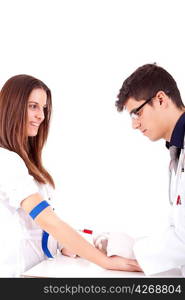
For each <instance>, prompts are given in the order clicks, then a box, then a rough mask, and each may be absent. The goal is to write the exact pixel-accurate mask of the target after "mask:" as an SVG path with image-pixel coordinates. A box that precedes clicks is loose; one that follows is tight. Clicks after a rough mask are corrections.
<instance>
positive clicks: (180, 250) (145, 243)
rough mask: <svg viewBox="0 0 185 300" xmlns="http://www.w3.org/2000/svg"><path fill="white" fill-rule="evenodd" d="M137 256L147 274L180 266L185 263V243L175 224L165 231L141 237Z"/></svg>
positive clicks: (137, 243) (137, 245) (135, 248)
mask: <svg viewBox="0 0 185 300" xmlns="http://www.w3.org/2000/svg"><path fill="white" fill-rule="evenodd" d="M134 254H135V257H136V259H137V261H138V263H139V265H140V266H141V268H142V269H143V271H144V273H145V274H146V275H152V274H156V273H161V272H164V271H167V270H170V269H174V268H178V267H180V266H182V265H184V263H185V243H184V242H183V241H182V239H181V237H180V236H179V235H178V234H177V233H176V231H175V228H174V227H173V226H171V227H169V228H168V229H166V230H165V231H164V232H162V233H161V232H159V233H158V234H155V235H152V236H149V237H145V238H142V239H139V240H137V241H136V242H135V244H134Z"/></svg>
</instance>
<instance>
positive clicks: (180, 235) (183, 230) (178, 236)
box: [134, 174, 185, 275]
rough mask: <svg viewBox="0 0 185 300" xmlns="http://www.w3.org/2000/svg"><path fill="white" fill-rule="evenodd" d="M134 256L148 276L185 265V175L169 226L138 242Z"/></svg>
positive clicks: (135, 245)
mask: <svg viewBox="0 0 185 300" xmlns="http://www.w3.org/2000/svg"><path fill="white" fill-rule="evenodd" d="M179 196H180V201H179ZM156 220H157V217H156ZM134 254H135V256H136V259H137V260H138V262H139V264H140V266H141V268H142V269H143V271H144V272H145V274H146V275H151V274H155V273H161V272H164V271H167V270H170V269H173V268H178V267H180V266H183V265H185V174H182V175H181V178H180V185H179V186H178V190H177V193H176V196H175V198H174V201H173V207H172V211H171V221H170V220H169V226H168V227H167V228H166V229H165V230H164V231H162V232H161V231H160V232H158V233H156V234H155V235H152V236H150V237H146V238H143V239H139V240H138V241H136V243H135V244H134Z"/></svg>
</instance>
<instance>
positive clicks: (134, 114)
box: [130, 96, 155, 119]
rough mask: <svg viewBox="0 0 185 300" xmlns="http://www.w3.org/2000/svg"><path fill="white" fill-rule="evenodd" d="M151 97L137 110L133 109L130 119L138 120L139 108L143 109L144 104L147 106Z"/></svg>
mask: <svg viewBox="0 0 185 300" xmlns="http://www.w3.org/2000/svg"><path fill="white" fill-rule="evenodd" d="M154 97H155V96H153V97H150V98H148V99H147V100H146V101H145V102H144V103H142V104H141V105H140V106H139V107H137V108H134V109H133V110H132V111H131V112H130V117H131V119H138V117H139V116H138V112H139V111H140V109H141V108H143V106H145V104H147V103H148V102H150V101H151V100H152V99H153V98H154Z"/></svg>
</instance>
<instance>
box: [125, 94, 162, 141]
mask: <svg viewBox="0 0 185 300" xmlns="http://www.w3.org/2000/svg"><path fill="white" fill-rule="evenodd" d="M152 101H153V104H152V105H150V104H149V103H146V105H144V106H143V107H142V108H141V109H140V110H139V111H138V116H137V118H136V119H134V118H132V127H133V128H134V129H139V130H140V131H141V133H142V134H144V135H145V136H147V137H148V138H149V139H150V140H151V141H157V140H159V139H161V138H165V134H166V129H167V128H166V125H165V114H164V109H163V107H162V105H161V104H160V102H159V101H158V99H157V98H156V97H154V98H153V100H152ZM144 102H145V100H141V101H137V100H135V99H134V98H129V99H128V100H127V103H126V104H125V108H126V110H127V111H128V113H131V112H132V111H133V110H135V109H137V108H138V107H139V106H140V105H141V104H143V103H144Z"/></svg>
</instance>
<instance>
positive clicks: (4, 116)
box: [0, 74, 55, 187]
mask: <svg viewBox="0 0 185 300" xmlns="http://www.w3.org/2000/svg"><path fill="white" fill-rule="evenodd" d="M37 88H41V89H43V90H44V91H45V92H46V94H47V107H46V108H45V110H44V116H45V118H44V120H43V122H42V123H41V124H40V127H39V130H38V133H37V135H36V136H34V137H28V136H27V108H28V97H29V95H30V93H31V92H32V90H33V89H37ZM51 110H52V99H51V91H50V89H49V88H48V87H47V86H46V85H45V84H44V83H43V82H42V81H41V80H39V79H37V78H34V77H32V76H29V75H24V74H21V75H16V76H13V77H11V78H10V79H8V80H7V81H6V83H5V84H4V86H3V87H2V89H1V92H0V147H3V148H5V149H8V150H10V151H13V152H16V153H17V154H18V155H19V156H20V157H21V158H22V159H23V160H24V162H25V164H26V166H27V168H28V171H29V174H31V175H32V176H33V177H34V178H35V180H37V181H38V182H39V183H50V184H51V185H52V186H53V187H54V186H55V185H54V181H53V178H52V176H51V175H50V174H49V173H48V172H47V171H46V169H45V168H44V167H43V164H42V149H43V146H44V144H45V142H46V140H47V137H48V131H49V125H50V118H51Z"/></svg>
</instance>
